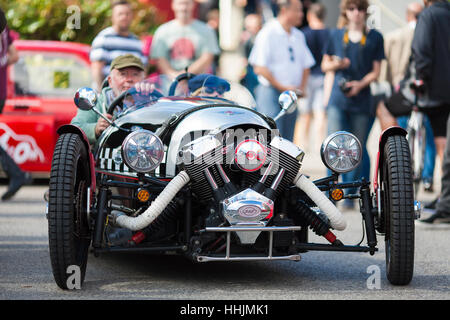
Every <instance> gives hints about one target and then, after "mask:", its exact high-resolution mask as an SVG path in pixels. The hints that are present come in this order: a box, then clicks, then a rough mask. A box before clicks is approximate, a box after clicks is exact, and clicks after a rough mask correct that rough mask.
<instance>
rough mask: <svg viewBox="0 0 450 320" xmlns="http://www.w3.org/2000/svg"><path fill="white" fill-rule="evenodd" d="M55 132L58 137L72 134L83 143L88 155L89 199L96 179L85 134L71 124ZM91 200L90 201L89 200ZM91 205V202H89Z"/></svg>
mask: <svg viewBox="0 0 450 320" xmlns="http://www.w3.org/2000/svg"><path fill="white" fill-rule="evenodd" d="M56 132H57V133H58V135H62V134H65V133H74V134H77V135H79V136H80V138H81V141H83V143H84V145H85V147H86V150H87V152H88V155H89V165H88V168H89V176H90V185H89V187H90V188H91V197H92V195H93V192H94V190H95V187H96V179H95V159H94V154H93V153H92V148H91V145H90V144H89V139H88V138H87V136H86V134H85V133H84V131H83V130H81V128H80V127H78V126H75V125H73V124H65V125H62V126H61V127H59V128H58V130H56ZM91 200H92V199H91ZM91 203H92V201H91Z"/></svg>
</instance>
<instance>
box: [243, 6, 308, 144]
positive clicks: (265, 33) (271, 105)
mask: <svg viewBox="0 0 450 320" xmlns="http://www.w3.org/2000/svg"><path fill="white" fill-rule="evenodd" d="M277 4H278V6H279V12H278V15H277V18H276V19H273V20H272V21H270V22H267V23H266V25H265V26H264V27H263V29H262V30H261V31H260V32H259V33H258V34H257V36H256V38H255V43H254V45H253V48H252V51H251V52H250V56H249V63H250V64H251V65H252V66H253V69H254V71H255V73H256V74H257V76H258V81H259V84H258V86H257V87H256V89H255V98H256V103H257V111H259V112H261V113H263V114H265V115H267V116H269V117H275V116H276V115H277V114H278V113H279V112H280V107H279V105H278V97H279V95H280V93H281V92H283V91H286V90H292V91H296V92H298V94H302V92H305V88H306V84H307V82H308V77H309V70H310V68H311V67H312V66H313V65H314V64H315V60H314V57H313V55H312V53H311V51H310V50H309V48H308V46H307V44H306V40H305V36H304V35H303V32H302V31H300V30H298V29H297V28H296V27H298V26H300V24H301V22H302V20H303V6H302V3H301V2H300V0H278V1H277ZM296 120H297V113H296V112H293V113H291V114H288V115H285V116H284V117H282V118H280V119H278V120H277V121H276V123H277V128H278V130H279V131H280V134H281V136H282V137H284V138H286V139H289V140H291V141H292V139H293V136H294V127H295V122H296Z"/></svg>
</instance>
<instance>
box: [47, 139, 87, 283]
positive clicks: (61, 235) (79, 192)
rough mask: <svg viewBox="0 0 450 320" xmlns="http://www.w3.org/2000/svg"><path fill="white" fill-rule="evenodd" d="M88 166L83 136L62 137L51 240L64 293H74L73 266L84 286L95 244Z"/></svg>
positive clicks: (54, 174)
mask: <svg viewBox="0 0 450 320" xmlns="http://www.w3.org/2000/svg"><path fill="white" fill-rule="evenodd" d="M88 163H89V161H88V154H87V150H86V147H85V145H84V143H83V141H82V140H81V138H80V136H79V135H77V134H73V133H67V134H63V135H61V136H60V137H59V139H58V141H57V143H56V146H55V151H54V154H53V160H52V168H51V174H50V191H49V202H48V237H49V250H50V260H51V264H52V270H53V276H54V278H55V281H56V283H57V285H58V286H59V287H60V288H62V289H73V288H72V284H73V283H72V284H71V285H70V286H68V278H69V277H70V276H71V275H72V274H73V272H74V269H73V268H74V267H71V268H70V269H69V270H68V268H69V266H78V268H79V271H80V272H79V276H80V278H79V279H77V280H79V284H80V285H81V284H82V283H83V281H84V277H85V273H86V265H87V258H88V249H89V246H90V243H91V232H90V230H89V224H88V217H87V211H86V204H87V186H88V184H89V181H90V179H89V174H88V172H89V170H88ZM72 279H74V278H72V277H71V280H72ZM75 281H76V280H75Z"/></svg>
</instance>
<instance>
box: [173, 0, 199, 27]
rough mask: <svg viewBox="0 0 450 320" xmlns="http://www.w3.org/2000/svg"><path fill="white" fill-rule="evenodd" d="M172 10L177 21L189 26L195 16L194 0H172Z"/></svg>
mask: <svg viewBox="0 0 450 320" xmlns="http://www.w3.org/2000/svg"><path fill="white" fill-rule="evenodd" d="M172 10H173V13H174V15H175V19H176V20H178V21H179V22H180V23H182V24H188V23H190V21H191V20H192V18H193V15H194V0H172Z"/></svg>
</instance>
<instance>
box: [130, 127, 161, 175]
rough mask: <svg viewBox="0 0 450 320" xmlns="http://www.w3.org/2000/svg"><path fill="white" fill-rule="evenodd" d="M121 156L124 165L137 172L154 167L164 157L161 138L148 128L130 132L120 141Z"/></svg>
mask: <svg viewBox="0 0 450 320" xmlns="http://www.w3.org/2000/svg"><path fill="white" fill-rule="evenodd" d="M122 157H123V160H124V161H125V163H126V165H127V166H128V167H130V168H131V169H133V170H135V171H137V172H142V173H144V172H149V171H152V170H154V169H156V168H157V167H158V166H159V164H160V163H161V161H162V160H163V158H164V145H163V143H162V141H161V139H160V138H159V137H158V136H157V135H155V134H154V133H153V132H151V131H148V130H137V131H134V132H132V133H130V134H129V135H128V136H127V137H126V138H125V140H124V141H123V143H122Z"/></svg>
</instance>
